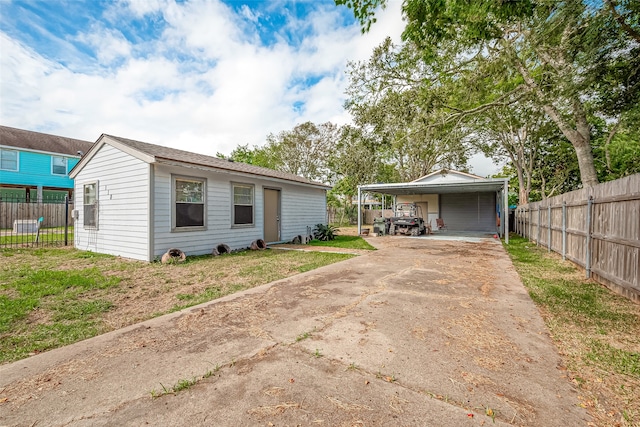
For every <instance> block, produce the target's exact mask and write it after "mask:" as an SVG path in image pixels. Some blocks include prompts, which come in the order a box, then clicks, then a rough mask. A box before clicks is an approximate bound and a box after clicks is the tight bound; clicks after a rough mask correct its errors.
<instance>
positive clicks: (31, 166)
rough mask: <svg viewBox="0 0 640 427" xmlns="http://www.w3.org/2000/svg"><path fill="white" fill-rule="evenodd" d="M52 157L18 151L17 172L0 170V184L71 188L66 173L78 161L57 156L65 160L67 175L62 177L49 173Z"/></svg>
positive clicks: (70, 181)
mask: <svg viewBox="0 0 640 427" xmlns="http://www.w3.org/2000/svg"><path fill="white" fill-rule="evenodd" d="M52 157H54V155H52V154H44V153H33V152H29V151H20V153H19V154H18V171H17V172H12V171H6V170H0V184H15V185H33V186H38V185H41V186H43V187H59V188H73V180H72V179H71V178H69V174H68V173H69V171H70V170H71V168H73V167H74V166H75V165H76V163H78V162H79V161H80V159H78V158H74V157H66V156H62V155H61V156H59V157H65V158H66V159H67V175H65V176H62V175H53V174H52V173H51V158H52Z"/></svg>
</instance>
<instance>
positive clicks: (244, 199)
mask: <svg viewBox="0 0 640 427" xmlns="http://www.w3.org/2000/svg"><path fill="white" fill-rule="evenodd" d="M233 225H253V185H247V184H233Z"/></svg>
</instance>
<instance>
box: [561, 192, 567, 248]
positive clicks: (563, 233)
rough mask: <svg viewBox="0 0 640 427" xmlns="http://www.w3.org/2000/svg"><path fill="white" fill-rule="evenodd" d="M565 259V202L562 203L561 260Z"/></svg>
mask: <svg viewBox="0 0 640 427" xmlns="http://www.w3.org/2000/svg"><path fill="white" fill-rule="evenodd" d="M566 259H567V201H566V200H563V201H562V260H563V261H564V260H566Z"/></svg>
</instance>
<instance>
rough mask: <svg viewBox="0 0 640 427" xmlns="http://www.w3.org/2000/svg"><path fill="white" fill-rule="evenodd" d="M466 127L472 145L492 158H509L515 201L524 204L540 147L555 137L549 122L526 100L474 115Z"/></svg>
mask: <svg viewBox="0 0 640 427" xmlns="http://www.w3.org/2000/svg"><path fill="white" fill-rule="evenodd" d="M470 126H472V127H473V128H474V132H473V137H472V140H473V143H474V145H476V146H478V147H479V148H480V149H481V150H482V151H483V152H484V153H485V155H487V156H489V157H493V158H494V160H495V161H500V160H503V159H505V158H506V159H508V160H509V161H510V163H511V165H512V168H513V173H514V174H515V175H516V178H517V184H518V200H519V202H520V203H522V204H526V203H528V202H529V193H530V192H531V190H532V185H533V177H534V173H535V171H536V167H537V165H538V160H539V157H540V155H541V148H542V147H543V146H544V145H545V143H546V141H548V140H550V139H552V140H553V139H556V138H557V137H558V135H557V131H556V129H555V128H554V127H553V126H552V123H550V122H549V120H548V119H547V118H546V117H545V116H544V115H543V114H541V112H539V111H537V110H536V109H535V108H533V107H532V106H531V104H530V103H527V102H521V103H518V104H517V108H514V106H510V107H507V108H500V109H493V110H491V111H489V112H487V114H485V115H483V116H479V117H476V118H475V119H474V121H473V122H472V123H471V124H470ZM554 131H555V132H554Z"/></svg>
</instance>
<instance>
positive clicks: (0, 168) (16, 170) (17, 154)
mask: <svg viewBox="0 0 640 427" xmlns="http://www.w3.org/2000/svg"><path fill="white" fill-rule="evenodd" d="M1 151H15V152H16V168H15V169H3V168H2V159H1V158H0V170H3V171H7V172H20V150H16V149H14V148H4V147H1V146H0V152H1Z"/></svg>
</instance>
